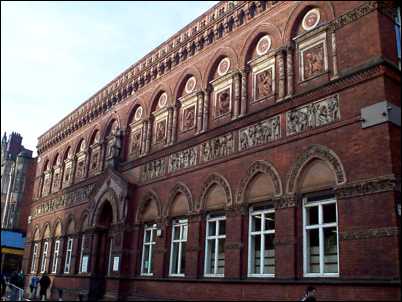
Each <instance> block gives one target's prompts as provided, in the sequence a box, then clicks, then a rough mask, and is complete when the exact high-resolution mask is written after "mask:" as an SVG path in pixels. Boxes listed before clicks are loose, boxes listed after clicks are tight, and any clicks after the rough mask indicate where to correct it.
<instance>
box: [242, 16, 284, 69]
mask: <svg viewBox="0 0 402 302" xmlns="http://www.w3.org/2000/svg"><path fill="white" fill-rule="evenodd" d="M266 34H268V35H270V37H271V41H272V46H271V49H275V48H279V47H281V46H282V45H283V41H282V33H281V31H280V29H279V28H278V27H277V26H276V25H274V24H272V23H268V22H264V21H262V22H260V23H258V24H256V25H255V26H254V27H253V28H251V29H249V31H248V37H247V39H246V40H245V41H244V43H243V46H242V47H241V51H240V67H244V66H246V64H247V61H248V60H249V59H248V54H249V53H250V51H251V48H252V47H253V46H255V45H256V44H257V42H258V39H259V38H261V37H262V36H264V35H266Z"/></svg>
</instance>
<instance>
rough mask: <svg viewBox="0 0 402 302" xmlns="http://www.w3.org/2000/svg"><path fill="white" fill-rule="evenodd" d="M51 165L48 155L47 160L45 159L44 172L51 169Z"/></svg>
mask: <svg viewBox="0 0 402 302" xmlns="http://www.w3.org/2000/svg"><path fill="white" fill-rule="evenodd" d="M50 166H51V161H50V159H49V157H48V156H46V158H45V160H44V161H43V166H42V173H43V172H45V171H47V170H49V168H50Z"/></svg>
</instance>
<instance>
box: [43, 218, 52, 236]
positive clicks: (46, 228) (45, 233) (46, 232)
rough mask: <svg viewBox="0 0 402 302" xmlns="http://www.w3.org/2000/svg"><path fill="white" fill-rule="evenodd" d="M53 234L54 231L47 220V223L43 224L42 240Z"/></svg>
mask: <svg viewBox="0 0 402 302" xmlns="http://www.w3.org/2000/svg"><path fill="white" fill-rule="evenodd" d="M51 236H52V231H51V228H50V223H49V222H46V224H45V225H44V226H43V230H42V236H41V238H42V240H44V239H49V238H50V237H51Z"/></svg>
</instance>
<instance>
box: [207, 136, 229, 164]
mask: <svg viewBox="0 0 402 302" xmlns="http://www.w3.org/2000/svg"><path fill="white" fill-rule="evenodd" d="M234 151H235V150H234V137H233V134H232V133H228V134H226V135H222V136H219V137H216V138H213V139H211V140H209V141H207V142H205V143H203V144H201V157H200V158H201V160H202V161H203V162H207V161H210V160H215V159H219V158H223V157H226V156H229V155H231V154H233V153H234Z"/></svg>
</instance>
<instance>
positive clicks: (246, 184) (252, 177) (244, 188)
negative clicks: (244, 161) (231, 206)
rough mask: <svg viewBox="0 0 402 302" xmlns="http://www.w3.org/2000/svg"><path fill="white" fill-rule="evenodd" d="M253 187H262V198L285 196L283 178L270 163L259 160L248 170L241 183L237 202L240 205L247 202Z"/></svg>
mask: <svg viewBox="0 0 402 302" xmlns="http://www.w3.org/2000/svg"><path fill="white" fill-rule="evenodd" d="M261 176H262V177H261ZM267 181H268V183H267ZM251 185H255V186H256V188H258V187H261V189H262V192H261V193H260V194H259V195H261V197H262V198H273V197H279V196H281V195H282V194H283V189H282V181H281V177H280V175H279V173H278V171H277V170H276V169H275V167H274V166H273V165H272V164H271V163H270V162H268V161H264V160H257V161H255V162H254V163H253V164H252V165H251V166H250V167H249V168H248V170H247V173H246V176H245V177H244V178H243V179H242V180H241V181H240V185H239V190H238V192H237V200H236V202H237V203H238V204H241V203H244V202H245V200H246V199H247V197H248V196H247V195H248V193H249V192H248V190H249V189H250V186H251ZM253 195H254V194H253Z"/></svg>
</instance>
